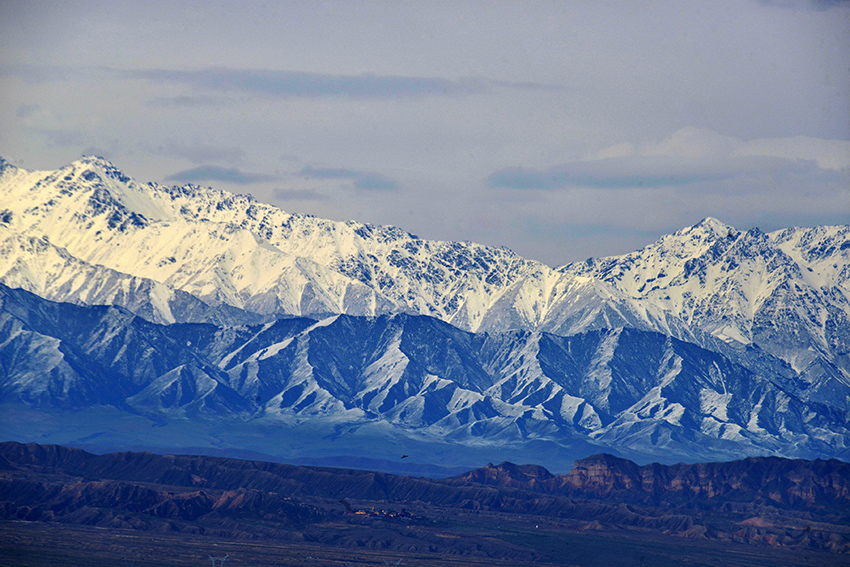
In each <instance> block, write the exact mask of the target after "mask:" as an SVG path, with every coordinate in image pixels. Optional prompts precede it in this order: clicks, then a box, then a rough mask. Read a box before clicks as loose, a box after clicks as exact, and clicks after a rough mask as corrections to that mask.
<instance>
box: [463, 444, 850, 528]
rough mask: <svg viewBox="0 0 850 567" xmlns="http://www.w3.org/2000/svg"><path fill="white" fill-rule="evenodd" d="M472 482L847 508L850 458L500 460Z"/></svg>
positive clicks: (655, 498) (633, 498)
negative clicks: (564, 463)
mask: <svg viewBox="0 0 850 567" xmlns="http://www.w3.org/2000/svg"><path fill="white" fill-rule="evenodd" d="M455 479H456V480H457V481H462V482H464V483H469V484H484V485H488V486H496V487H503V488H517V489H523V490H531V491H535V492H541V493H546V494H560V495H564V496H570V497H593V498H600V499H612V500H617V501H623V502H634V503H653V504H681V503H696V504H699V505H703V506H714V505H715V504H718V505H719V503H721V502H724V503H725V502H733V503H746V504H753V505H768V506H777V507H783V508H795V507H805V508H831V509H835V510H842V509H843V510H844V511H845V513H846V514H850V463H845V462H842V461H838V460H834V459H833V460H814V461H806V460H802V459H782V458H776V457H753V458H748V459H743V460H740V461H730V462H725V463H697V464H677V465H669V466H667V465H661V464H658V463H652V464H648V465H644V466H640V465H638V464H636V463H634V462H632V461H629V460H627V459H621V458H619V457H616V456H613V455H608V454H600V455H594V456H592V457H588V458H586V459H581V460H579V461H576V463H575V466H574V467H573V469H572V470H571V471H570V472H569V473H568V474H566V475H557V476H555V475H552V474H551V473H549V471H547V470H546V469H544V468H542V467H537V466H535V465H515V464H513V463H501V464H499V465H496V466H494V465H492V464H491V465H488V466H486V467H483V468H480V469H476V470H474V471H470V472H468V473H466V474H463V475H460V476H459V477H455Z"/></svg>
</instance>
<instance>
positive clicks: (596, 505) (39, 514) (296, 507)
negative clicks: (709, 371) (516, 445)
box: [0, 443, 850, 553]
mask: <svg viewBox="0 0 850 567" xmlns="http://www.w3.org/2000/svg"><path fill="white" fill-rule="evenodd" d="M367 503H368V504H367ZM352 505H353V506H355V507H357V506H367V509H373V508H378V509H380V508H392V509H395V510H401V509H403V508H407V509H408V510H410V509H415V510H417V512H416V513H417V514H422V515H423V516H422V517H420V519H423V521H424V523H422V524H417V525H421V526H425V525H430V524H429V523H428V521H427V518H425V517H426V516H427V517H430V518H431V519H436V518H438V517H442V516H444V515H445V514H447V513H450V514H451V515H453V516H454V515H458V514H460V515H463V514H471V515H472V516H471V517H477V516H475V515H476V514H479V513H481V512H486V513H487V514H485V515H482V517H484V516H486V517H487V518H490V519H489V520H488V521H491V522H493V523H498V522H499V521H500V520H498V519H494V518H504V517H506V516H503V515H510V516H511V517H518V516H523V517H525V516H527V515H534V516H539V517H540V519H541V524H542V523H543V521H545V522H548V525H550V526H553V525H556V524H557V525H561V522H569V523H570V526H572V527H571V528H570V529H571V530H572V532H573V533H575V530H595V531H606V530H608V531H612V533H619V534H622V533H623V531H622V527H623V526H628V527H629V529H640V530H649V532H647V533H650V532H651V533H655V534H666V535H676V536H679V537H686V538H699V539H713V540H722V541H735V542H749V543H753V542H756V543H759V544H769V545H781V546H786V547H799V548H805V549H820V550H831V551H833V552H836V553H850V532H848V530H847V528H846V526H847V525H850V463H844V462H839V461H804V460H789V459H781V458H753V459H745V460H741V461H734V462H728V463H707V464H698V465H673V466H663V465H659V464H650V465H645V466H639V465H637V464H635V463H633V462H631V461H628V460H625V459H621V458H618V457H614V456H611V455H605V454H603V455H596V456H593V457H590V458H587V459H583V460H580V461H578V462H576V464H575V467H574V468H573V470H572V471H571V472H570V473H569V474H566V475H558V476H556V475H552V474H551V473H550V472H549V471H547V470H546V469H545V468H543V467H540V466H536V465H515V464H512V463H508V462H503V463H501V464H499V465H492V464H490V465H487V466H486V467H482V468H480V469H476V470H473V471H469V472H468V473H465V474H463V475H459V476H456V477H453V478H448V479H426V478H414V477H406V476H396V475H390V474H383V473H376V472H371V471H363V470H349V469H333V468H325V467H299V466H291V465H285V464H275V463H264V462H259V461H243V460H237V459H228V458H221V457H204V456H189V455H183V456H179V455H176V456H175V455H155V454H152V453H113V454H107V455H94V454H91V453H87V452H85V451H81V450H79V449H72V448H66V447H59V446H50V445H47V446H42V445H36V444H26V445H24V444H19V443H0V519H5V520H18V521H29V522H61V523H65V524H82V525H86V526H98V527H117V528H126V529H135V530H143V531H163V530H166V531H171V532H175V533H193V534H200V533H205V534H210V533H216V534H219V535H221V536H225V537H236V538H242V537H247V538H267V537H272V538H278V539H293V538H294V539H298V538H307V539H308V540H309V539H310V538H313V540H314V541H324V540H323V539H322V538H330V539H328V541H331V540H333V541H334V542H337V543H334V545H337V544H339V543H338V541H337V540H336V539H334V538H337V537H338V533H337V532H338V527H334V526H335V525H336V524H334V522H342V523H343V524H345V526H346V527H345V530H350V529H354V530H355V531H357V530H360V528H359V527H357V526H360V524H359V523H358V522H359V520H360V519H363V520H364V521H366V522H367V523H366V524H363V525H362V526H361V527H362V528H363V530H365V531H362V533H361V531H357V534H358V535H357V538H361V539H362V540H363V541H364V542H366V543H368V542H369V541H372V540H370V539H369V538H370V537H372V538H373V537H377V536H375V535H374V533H372V531H370V530H372V526H371V524H368V522H369V521H371V520H369V519H368V518H367V516H366V515H363V516H358V515H356V514H354V511H353V510H352ZM449 510H451V512H447V511H449ZM346 511H347V512H348V513H346ZM429 515H430V516H429ZM389 517H390V516H388V515H385V516H382V517H381V518H382V519H381V520H375V521H380V522H385V520H387V518H389ZM409 521H410V516H405V517H404V519H403V521H402V523H400V524H398V525H397V527H398V526H402V527H403V529H402V530H401V532H400V533H399V534H395V535H392V536H391V537H390V535H387V534H389V533H390V532H391V531H392V529H395V528H392V526H396V524H391V523H390V524H382V526H383V528H386V530H389V531H385V532H382V533H383V534H384V535H382V536H381V538H383V539H382V540H381V541H384V539H386V538H389V539H386V541H384V543H383V544H382V545H389V546H397V545H401V546H408V545H410V546H413V547H416V545H418V544H415V543H414V542H413V539H416V538H410V537H408V536H407V535H405V533H406V532H405V530H407V529H408V528H407V527H404V526H407V524H408V522H409ZM523 521H526V520H523ZM352 522H354V523H353V524H352ZM329 526H330V527H329ZM352 526H355V527H354V528H352ZM441 526H442V525H441ZM391 528H392V529H391ZM400 529H401V528H400ZM440 529H441V530H442V529H444V528H443V527H440ZM367 532H368V533H367ZM441 533H442V532H441ZM369 534H371V535H369ZM352 537H353V536H352ZM429 537H430V536H429ZM440 537H442V536H438V535H434V537H433V541H432V542H431V544H433V545H437V544H438V543H439V542H440V541H441V540H440ZM352 541H354V540H352ZM452 541H454V540H452ZM357 545H359V544H357ZM364 545H365V544H364ZM439 545H443V544H439ZM439 545H437V547H436V548H440V547H439ZM413 547H411V549H413ZM436 548H435V549H436ZM440 549H442V548H440Z"/></svg>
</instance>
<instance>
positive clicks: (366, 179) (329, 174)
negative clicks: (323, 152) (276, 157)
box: [298, 165, 398, 191]
mask: <svg viewBox="0 0 850 567" xmlns="http://www.w3.org/2000/svg"><path fill="white" fill-rule="evenodd" d="M298 175H301V176H303V177H307V178H314V179H349V180H351V182H352V183H353V184H354V187H355V188H357V189H363V190H367V191H393V190H395V189H397V188H398V185H397V184H396V182H395V181H393V180H392V179H390V178H389V177H387V176H385V175H383V174H380V173H375V172H372V171H356V170H353V169H344V168H321V167H313V166H310V165H308V166H306V167H304V168H303V169H302V170H301V171H299V172H298Z"/></svg>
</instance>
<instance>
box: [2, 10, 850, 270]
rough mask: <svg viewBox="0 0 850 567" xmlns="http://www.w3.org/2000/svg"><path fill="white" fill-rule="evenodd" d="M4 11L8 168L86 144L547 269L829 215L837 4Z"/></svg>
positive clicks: (128, 159)
mask: <svg viewBox="0 0 850 567" xmlns="http://www.w3.org/2000/svg"><path fill="white" fill-rule="evenodd" d="M2 14H3V16H4V17H1V18H0V124H2V127H0V155H2V156H4V157H6V158H7V159H9V160H11V161H13V162H15V163H18V164H20V165H22V166H23V167H25V168H28V169H44V170H50V169H55V168H57V167H61V166H62V165H64V164H67V163H69V162H71V161H73V160H75V159H78V158H79V157H80V156H81V155H82V154H83V153H85V151H87V150H91V149H92V148H93V149H95V150H96V151H97V153H100V154H105V155H107V156H108V157H109V158H110V159H111V160H112V161H113V162H114V163H115V164H116V165H117V166H118V167H120V168H121V169H122V170H124V171H125V172H126V173H127V174H128V175H130V176H132V177H134V178H136V179H139V180H143V181H148V180H162V179H165V178H168V179H169V180H170V181H172V182H179V183H185V182H194V183H203V184H208V185H213V186H214V187H216V188H220V189H225V190H229V191H234V192H245V191H246V187H247V189H248V190H250V193H251V194H252V195H254V196H255V197H256V198H257V199H258V200H261V201H263V200H265V201H269V202H285V203H286V207H287V208H288V209H292V210H293V212H299V213H305V214H312V215H316V216H320V217H326V218H331V219H338V220H346V219H356V220H359V221H364V222H369V223H372V224H387V225H395V226H399V227H402V228H404V229H405V230H408V231H410V232H413V233H416V234H420V235H421V236H422V237H423V238H434V239H441V240H472V241H476V242H481V243H483V244H488V245H495V246H507V247H509V248H511V249H513V250H515V251H516V252H517V253H520V254H522V255H524V256H527V257H529V258H534V259H538V260H543V261H545V262H547V263H549V264H553V265H554V264H563V263H565V262H567V261H570V260H574V259H584V258H586V257H588V256H591V255H598V254H616V253H622V252H628V251H630V250H633V249H635V248H639V247H640V246H643V245H645V244H646V243H648V242H650V241H651V240H653V239H654V238H655V237H657V236H658V235H661V234H665V233H668V232H670V231H674V230H677V229H679V228H681V227H683V226H685V225H687V224H692V223H694V222H696V221H698V220H699V219H701V218H703V217H705V216H714V217H716V218H719V219H721V220H723V221H724V222H727V223H729V224H732V225H735V226H737V227H738V228H742V229H745V228H749V227H752V226H759V227H760V228H762V229H763V230H769V229H775V228H781V227H783V226H788V225H811V224H829V223H836V222H847V211H848V210H850V191H848V187H850V113H849V112H848V109H850V98H848V97H850V94H848V93H850V67H848V66H847V56H846V54H847V53H850V3H848V2H833V1H827V0H800V1H793V2H791V1H787V2H786V1H785V0H771V1H764V0H729V2H723V3H703V2H647V3H639V4H638V3H629V2H615V3H595V2H551V1H550V2H522V3H521V2H501V3H498V7H494V6H493V5H491V3H488V2H484V1H482V0H473V1H472V2H445V3H443V2H441V3H432V2H383V1H374V0H364V1H363V2H357V3H349V2H331V3H326V4H322V5H320V6H318V7H317V6H316V5H315V3H309V2H293V1H288V0H287V1H283V2H271V3H250V4H245V5H242V4H234V3H231V2H221V1H220V0H210V1H209V2H206V3H204V9H203V10H199V9H198V6H197V4H196V3H194V2H187V1H186V0H149V1H146V2H144V3H138V2H136V3H134V2H119V3H113V4H110V6H109V10H105V9H103V6H101V5H100V4H99V3H96V2H82V3H74V2H70V3H69V2H64V3H56V2H54V3H38V2H27V1H25V0H6V1H5V2H4V4H3V10H2ZM305 164H313V165H312V166H310V167H304V166H305ZM337 166H339V167H337ZM175 172H176V173H175Z"/></svg>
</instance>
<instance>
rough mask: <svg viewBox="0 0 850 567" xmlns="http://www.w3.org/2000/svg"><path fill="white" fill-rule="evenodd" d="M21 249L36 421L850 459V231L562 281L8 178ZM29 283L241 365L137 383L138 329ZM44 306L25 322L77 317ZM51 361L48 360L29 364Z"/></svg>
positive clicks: (1, 264)
mask: <svg viewBox="0 0 850 567" xmlns="http://www.w3.org/2000/svg"><path fill="white" fill-rule="evenodd" d="M0 250H2V254H0V282H2V283H3V284H5V285H6V286H8V288H13V289H8V290H6V291H5V294H6V295H5V297H6V298H7V299H6V300H5V302H4V309H3V311H2V314H3V317H4V319H3V321H4V323H3V329H4V331H3V333H4V334H3V336H0V341H2V342H0V362H2V363H3V367H2V369H3V373H4V376H3V377H2V379H3V380H4V382H3V385H2V387H0V391H2V392H3V394H2V395H3V399H4V400H11V401H12V402H14V403H25V404H28V405H29V406H30V407H42V406H43V407H50V406H55V405H59V406H63V405H64V406H69V407H70V406H74V405H75V404H77V403H79V404H83V405H86V404H88V405H91V404H95V405H96V404H100V405H103V404H106V405H111V406H115V407H121V408H124V409H127V410H129V411H131V412H135V413H136V414H139V415H147V416H154V417H155V416H159V417H164V416H171V417H172V418H173V417H175V416H177V415H180V416H185V415H188V414H193V412H194V413H199V414H203V415H204V416H206V417H210V416H212V415H216V414H217V413H221V414H222V415H227V416H241V417H240V419H248V420H251V419H256V418H257V416H263V418H264V419H266V418H270V417H271V416H275V419H278V420H279V421H280V422H281V423H283V422H289V423H295V422H299V423H301V422H304V421H305V420H306V421H309V420H317V419H328V416H329V415H332V416H333V420H334V421H335V423H338V424H348V425H351V426H352V427H355V428H356V427H357V424H363V423H366V422H370V423H371V422H376V421H377V422H381V423H384V424H388V425H389V426H391V427H392V428H394V431H395V430H397V431H401V432H403V435H406V436H414V435H418V436H420V437H421V436H426V437H427V436H431V437H434V438H439V439H444V440H449V441H453V442H457V443H461V444H463V443H470V442H474V443H493V442H498V440H499V439H508V438H510V439H512V440H514V441H517V440H526V441H527V440H534V439H547V440H553V439H554V440H557V439H561V441H563V442H564V443H566V442H567V441H569V442H572V443H590V444H593V445H597V446H603V447H614V448H620V449H621V450H623V451H628V450H634V451H637V452H638V453H643V454H647V455H650V454H662V453H664V452H671V451H672V454H675V455H679V456H681V457H683V458H687V457H688V456H689V455H691V456H696V455H699V458H701V459H705V458H707V457H710V453H711V452H712V451H714V452H715V453H718V454H728V455H735V454H736V453H735V451H737V450H740V449H742V450H744V451H746V452H749V453H751V454H755V453H759V452H762V453H764V452H767V453H775V454H783V455H797V454H800V455H802V454H807V455H812V454H816V455H822V456H829V455H841V454H845V453H844V452H845V451H846V450H847V449H846V448H847V444H848V443H850V437H847V423H848V422H847V415H848V413H847V412H848V411H850V226H840V227H817V228H813V229H787V230H783V231H778V232H773V233H769V234H765V233H763V232H761V231H759V230H758V229H753V230H750V231H747V232H739V231H737V230H735V229H734V228H732V227H729V226H727V225H724V224H723V223H721V222H719V221H717V220H715V219H710V218H709V219H705V220H703V221H701V222H700V223H699V224H697V225H695V226H693V227H689V228H686V229H683V230H681V231H679V232H677V233H675V234H672V235H668V236H665V237H663V238H661V239H660V240H659V241H657V242H655V243H654V244H651V245H650V246H647V247H646V248H644V249H642V250H639V251H636V252H634V253H632V254H627V255H625V256H619V257H609V258H602V259H594V260H588V261H586V262H583V263H578V264H571V265H567V266H563V267H561V268H557V269H555V268H551V267H549V266H546V265H543V264H541V263H538V262H534V261H530V260H526V259H523V258H521V257H519V256H517V255H516V254H514V253H512V252H511V251H509V250H507V249H504V248H489V247H486V246H482V245H478V244H473V243H456V242H436V241H426V240H422V239H419V238H417V237H416V236H414V235H411V234H408V233H406V232H404V231H402V230H400V229H397V228H393V227H376V226H371V225H366V224H362V223H356V222H336V221H329V220H324V219H319V218H315V217H312V216H307V215H296V214H289V213H286V212H283V211H281V210H280V209H277V208H275V207H273V206H270V205H266V204H263V203H259V202H257V201H256V200H254V199H252V198H251V197H247V196H241V195H233V194H230V193H227V192H224V191H219V190H215V189H211V188H202V187H198V186H194V185H187V186H183V187H166V186H162V185H158V184H153V183H147V184H143V183H139V182H137V181H135V180H132V179H130V178H129V177H127V176H126V175H124V174H123V173H122V172H121V171H119V170H118V169H117V168H116V167H115V166H113V165H112V164H110V163H109V162H107V161H106V160H103V159H101V158H93V157H89V158H83V159H81V160H79V161H76V162H74V163H72V164H70V165H68V166H66V167H64V168H62V169H59V170H57V171H51V172H35V171H26V170H23V169H19V168H17V167H15V166H13V165H12V164H11V163H9V162H8V161H5V160H0ZM14 288H20V289H22V290H26V291H29V292H32V293H33V294H36V295H37V296H39V297H40V298H43V299H46V300H50V301H53V302H66V303H73V304H76V305H77V306H80V307H78V309H80V308H84V306H95V305H111V306H118V307H120V308H123V310H118V311H115V310H114V309H113V311H108V313H111V314H112V315H110V316H109V317H112V318H113V319H114V318H117V319H116V321H117V320H120V321H123V322H124V323H121V324H120V325H119V324H118V323H116V322H114V321H113V322H111V323H107V322H101V323H99V325H102V326H105V328H110V329H112V330H114V329H116V328H117V327H115V325H118V327H121V325H125V324H126V325H131V326H132V325H143V324H145V325H150V324H155V325H151V327H150V328H152V329H162V331H161V332H162V333H165V334H166V335H167V334H168V333H177V334H178V335H179V334H180V333H187V332H188V333H190V334H191V333H196V332H197V333H200V334H203V333H207V335H209V337H207V338H205V339H203V340H201V339H200V338H199V339H198V340H201V342H204V341H207V342H208V343H209V344H210V345H212V344H213V343H214V344H215V345H216V346H215V347H212V346H208V347H205V348H208V349H212V350H210V351H209V352H208V351H203V352H202V351H199V350H197V349H198V348H200V347H197V346H195V347H191V348H189V347H187V349H188V350H187V353H189V352H191V354H185V356H186V357H188V358H187V359H186V360H183V359H181V361H179V363H178V362H174V364H172V365H170V366H169V364H159V365H158V364H155V363H153V362H151V363H150V364H148V365H144V364H143V365H142V366H141V367H139V368H144V369H145V370H144V371H141V370H139V371H137V370H132V371H131V370H130V368H131V367H135V365H136V362H118V361H119V359H121V356H123V355H120V354H119V353H121V352H124V351H127V352H129V351H133V350H134V348H135V347H134V346H133V344H134V342H133V341H135V340H137V338H136V335H135V334H133V333H130V334H129V335H128V334H126V333H125V334H121V333H118V334H113V332H112V331H109V332H106V331H105V330H100V331H97V332H95V331H92V332H93V333H95V334H94V335H92V336H87V337H84V336H83V334H84V333H82V331H81V332H80V333H82V334H80V335H79V336H76V335H75V337H76V338H72V337H70V336H68V335H67V331H68V330H67V329H66V330H65V331H63V332H66V334H64V335H63V334H62V332H60V331H58V330H56V329H52V328H51V327H50V326H49V325H47V326H45V325H44V324H42V326H41V327H30V326H29V325H30V324H31V322H30V319H28V316H26V315H25V314H24V312H23V311H21V309H23V308H21V307H19V308H18V311H17V312H15V313H14V314H10V312H9V311H8V309H7V308H6V305H7V304H9V299H8V298H9V297H11V296H10V295H9V294H13V295H14V294H15V293H17V292H15V291H14ZM16 297H17V296H16ZM19 303H20V302H19ZM36 303H37V301H36V300H34V299H33V300H27V301H23V303H21V305H31V308H32V309H36V310H42V311H44V310H45V309H47V310H49V309H59V308H54V307H49V308H48V307H45V306H46V305H53V304H52V303H44V304H43V305H41V306H40V307H38V306H36ZM12 304H15V302H14V301H13V302H12ZM70 308H71V306H68V307H66V308H62V309H70ZM125 310H126V311H125ZM24 311H26V310H24ZM63 313H72V311H63ZM73 313H75V315H74V320H75V321H77V320H79V319H80V318H82V319H84V320H94V319H98V320H100V319H99V318H101V317H106V316H105V315H103V313H107V312H104V311H88V312H87V313H88V315H79V313H80V312H77V311H73ZM131 314H135V315H136V316H138V317H133V316H132V315H131ZM338 315H345V316H344V317H339V316H338ZM68 316H70V315H68ZM283 316H288V317H290V318H288V319H286V318H285V319H280V318H281V317H283ZM423 316H424V317H425V318H423ZM57 317H58V315H57ZM292 317H294V318H292ZM437 320H441V321H442V322H444V323H448V325H446V324H444V323H440V324H438V321H437ZM127 321H133V323H132V324H131V323H127ZM276 321H277V322H276ZM143 322H144V323H143ZM148 322H149V323H148ZM176 323H207V324H210V325H208V326H203V325H202V326H197V325H196V326H191V325H189V326H186V325H174V324H176ZM75 324H76V323H75ZM281 326H283V327H285V328H286V329H288V330H286V331H285V332H284V331H282V330H281ZM60 327H61V325H60ZM414 327H415V328H417V329H420V330H419V331H413V330H410V329H412V328H414ZM188 329H204V331H203V332H202V331H200V330H192V331H189V330H188ZM332 329H333V331H331V330H332ZM346 329H347V330H346ZM352 329H356V330H352ZM400 329H401V330H400ZM422 329H427V332H426V331H424V330H422ZM328 333H331V334H332V335H333V334H335V336H337V337H338V338H335V339H328V338H321V337H323V335H326V334H328ZM119 336H120V337H122V338H120V339H118V338H116V337H119ZM212 336H215V337H216V338H215V339H213V338H210V337H212ZM447 336H451V337H452V338H451V339H447V338H445V337H447ZM25 337H29V338H28V339H26V340H25ZM365 337H373V339H366V338H365ZM170 340H171V339H169V341H170ZM181 340H182V339H181ZM369 340H373V341H374V342H372V343H370V342H368V341H369ZM22 341H23V342H22ZM27 341H29V342H27ZM75 341H76V342H75ZM80 341H81V342H80ZM103 341H106V342H105V343H104V342H103ZM115 341H118V342H121V341H124V342H123V343H122V344H124V347H123V351H122V348H121V347H119V346H118V345H117V343H116V342H115ZM240 341H241V342H240ZM364 341H365V342H364ZM435 341H436V342H437V343H438V344H442V345H447V344H451V345H453V346H452V347H451V348H450V349H449V350H448V351H445V350H440V349H439V348H438V347H435V346H434V344H433V343H434V342H435ZM189 342H192V343H193V344H195V345H197V343H196V342H195V341H194V340H190V341H189ZM25 344H28V345H29V346H26V347H25V346H22V345H25ZM107 344H108V345H109V346H108V347H107V346H106V345H107ZM169 344H170V343H169ZM317 344H318V345H323V346H316V345H317ZM72 345H75V346H72ZM96 345H100V346H96ZM261 345H262V346H261ZM458 345H461V346H458ZM447 348H448V347H447ZM10 349H12V350H10ZM27 349H35V350H33V351H32V352H38V353H40V354H39V355H38V356H35V355H31V356H30V355H28V359H27V360H28V362H27V363H26V364H23V363H22V362H21V361H22V360H23V359H24V358H22V357H23V354H22V353H24V352H29V351H28V350H27ZM51 349H52V350H51ZM434 349H437V350H434ZM582 349H583V350H582ZM184 350H185V349H184ZM12 352H14V353H17V354H10V353H12ZM146 352H147V353H148V354H147V356H158V357H160V358H162V359H163V360H165V359H169V356H166V353H160V351H159V350H158V349H157V348H155V347H150V348H149V349H148V351H146ZM426 352H427V353H431V354H427V356H426V354H425V353H426ZM50 353H52V354H50ZM71 353H74V354H73V355H72V354H71ZM93 353H94V354H93ZM98 353H99V354H98ZM103 353H112V354H110V355H109V356H107V355H106V354H103ZM447 353H451V356H449V354H447ZM104 356H106V358H104ZM110 356H111V357H112V358H110ZM417 356H426V358H427V357H431V358H428V360H430V362H423V361H422V360H419V359H418V358H417ZM435 357H436V358H435ZM446 357H448V358H446ZM325 358H327V360H332V361H333V363H330V362H321V360H324V359H325ZM437 359H440V360H439V364H438V361H437ZM39 361H40V362H39ZM71 361H77V362H74V363H72V362H71ZM626 361H628V362H626ZM367 362H368V363H367ZM22 364H23V366H22ZM323 364H324V366H323ZM92 365H94V366H92ZM116 365H117V366H116ZM122 365H124V366H122ZM125 366H126V368H125ZM93 368H96V369H97V370H92V369H93ZM121 368H124V369H123V370H121ZM105 375H110V376H113V378H112V379H111V381H110V382H109V383H110V384H111V386H110V388H112V389H109V388H107V390H106V391H104V388H103V385H102V384H100V382H98V380H100V381H101V382H102V380H103V378H102V377H103V376H105ZM98 376H101V378H100V379H99V378H98ZM99 384H100V385H99ZM118 384H123V386H120V387H119V386H118ZM81 388H82V389H81ZM63 396H64V397H63ZM175 396H176V397H175ZM311 396H312V397H311ZM74 400H76V401H74ZM169 400H170V401H169ZM175 400H181V401H179V402H178V401H175ZM187 412H188V413H187ZM293 420H294V421H293ZM340 427H342V425H340Z"/></svg>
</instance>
